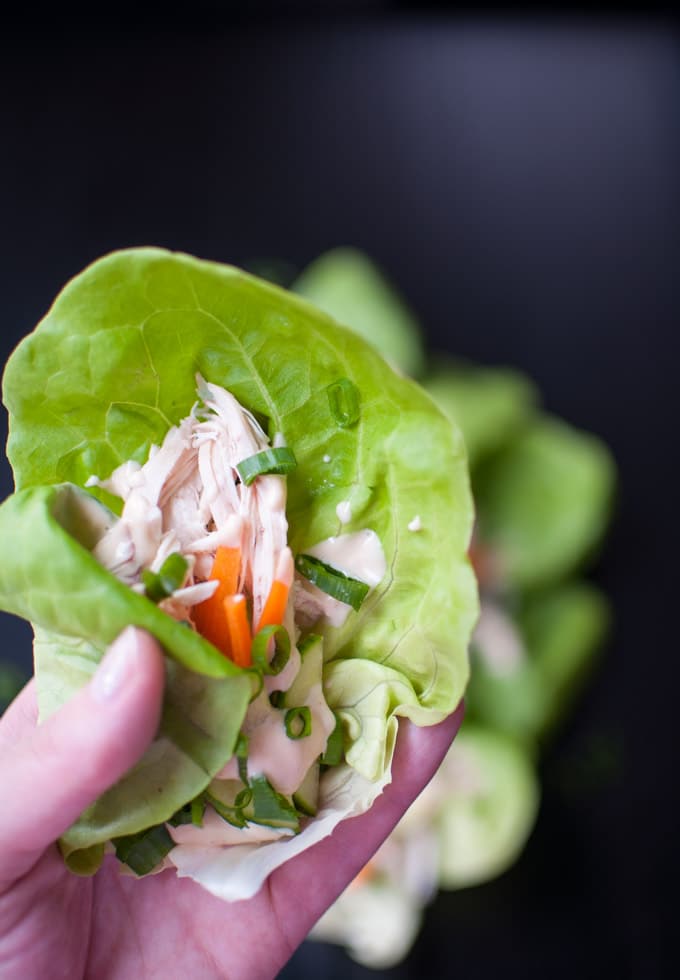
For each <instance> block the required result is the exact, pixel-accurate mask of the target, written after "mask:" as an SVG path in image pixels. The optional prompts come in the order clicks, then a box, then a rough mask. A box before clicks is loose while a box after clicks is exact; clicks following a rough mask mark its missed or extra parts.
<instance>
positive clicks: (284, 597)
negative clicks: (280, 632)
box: [257, 580, 290, 630]
mask: <svg viewBox="0 0 680 980" xmlns="http://www.w3.org/2000/svg"><path fill="white" fill-rule="evenodd" d="M289 592H290V587H289V586H288V585H286V583H285V582H279V581H278V580H277V581H275V582H272V587H271V589H270V590H269V595H268V596H267V601H266V602H265V604H264V609H263V610H262V615H261V616H260V622H259V623H258V626H257V628H258V630H261V629H262V627H263V626H280V625H281V623H282V622H283V616H284V613H285V612H286V606H287V605H288V593H289Z"/></svg>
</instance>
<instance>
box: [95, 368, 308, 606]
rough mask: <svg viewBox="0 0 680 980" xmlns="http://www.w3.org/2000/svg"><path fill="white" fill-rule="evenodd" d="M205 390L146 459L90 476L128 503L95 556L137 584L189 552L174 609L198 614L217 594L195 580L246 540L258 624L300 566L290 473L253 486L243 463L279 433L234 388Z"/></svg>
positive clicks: (245, 583)
mask: <svg viewBox="0 0 680 980" xmlns="http://www.w3.org/2000/svg"><path fill="white" fill-rule="evenodd" d="M199 394H200V395H201V398H202V404H199V405H197V406H195V407H194V409H193V410H192V413H191V415H190V416H189V417H188V418H186V419H183V420H182V422H180V424H179V425H178V426H175V427H173V428H172V429H170V431H169V432H168V434H167V435H166V437H165V439H164V440H163V444H162V445H161V446H160V447H154V449H153V450H152V452H151V454H150V456H149V459H148V460H147V462H146V463H144V465H143V466H140V465H138V464H136V463H131V462H126V463H123V464H122V465H121V466H119V467H118V468H117V469H116V470H114V472H113V473H112V474H111V476H110V477H109V478H108V479H107V480H91V481H90V482H91V483H95V482H96V483H97V485H98V486H101V487H103V488H104V489H106V490H108V491H110V492H111V493H114V494H116V495H117V496H119V497H121V498H122V500H123V501H124V506H123V512H122V515H121V519H120V520H119V521H117V522H116V524H115V525H114V526H113V527H112V528H111V530H110V531H108V532H107V533H106V534H105V535H104V537H103V538H102V539H101V540H100V541H99V543H98V544H97V546H96V548H95V552H94V553H95V557H96V558H97V559H98V560H99V561H100V562H101V563H102V564H103V565H104V566H105V567H106V568H108V569H109V570H110V571H111V572H113V573H114V574H115V575H116V576H117V577H118V578H120V579H122V580H123V581H125V582H127V583H128V584H133V583H135V582H137V581H139V576H140V573H141V571H142V569H144V568H150V569H151V570H152V571H158V569H159V568H160V567H161V565H162V564H163V562H164V561H165V559H166V558H167V557H168V555H170V554H172V553H173V552H174V551H179V552H181V554H182V555H184V557H185V558H187V559H188V560H189V566H190V567H189V571H188V575H187V580H186V581H185V582H184V583H183V585H184V588H183V589H182V591H181V592H179V593H175V595H174V596H173V597H172V601H171V602H170V601H166V602H165V604H164V608H165V609H166V610H167V611H168V612H170V613H171V615H174V616H176V618H178V619H190V618H191V606H192V605H194V604H195V603H197V602H200V601H202V600H203V599H205V598H206V597H207V596H206V592H205V590H203V591H198V590H194V589H193V588H192V587H193V586H195V585H198V584H199V583H201V582H204V581H206V580H207V579H208V578H209V575H210V569H211V567H212V560H213V557H214V555H215V551H216V549H217V548H218V547H219V546H220V545H227V546H232V547H236V546H237V547H240V548H241V553H242V556H243V561H242V567H241V581H240V582H239V588H240V590H242V591H243V592H245V593H247V594H248V595H249V596H250V597H251V598H252V618H253V623H257V622H258V620H259V617H260V614H261V612H262V608H263V606H264V603H265V601H266V598H267V596H268V594H269V591H270V589H271V586H272V582H273V581H274V578H275V576H276V574H277V572H278V571H279V570H280V569H281V568H282V567H284V566H285V565H286V564H288V565H290V568H291V569H292V556H291V554H290V550H289V549H288V547H287V532H288V523H287V521H286V481H285V479H284V478H283V477H280V476H274V475H271V476H269V475H266V476H261V477H259V478H258V479H257V480H256V481H254V483H252V484H251V485H250V486H246V485H245V483H243V482H241V480H240V479H239V476H238V472H237V470H236V466H237V464H238V463H240V462H242V461H243V460H244V459H247V458H248V457H249V456H254V455H255V454H256V453H259V452H261V451H262V450H264V449H266V448H268V446H269V440H268V439H267V436H266V435H265V433H264V432H263V431H262V429H261V428H260V426H259V425H258V423H257V421H256V420H255V418H254V417H253V416H252V415H251V414H250V413H249V412H247V411H246V410H245V409H244V408H243V407H242V406H241V405H239V403H238V401H237V400H236V399H235V398H234V397H233V395H231V394H229V392H228V391H225V390H224V389H223V388H220V387H219V386H218V385H213V384H209V383H207V382H205V381H204V380H203V379H202V378H200V379H199ZM291 574H292V572H291ZM213 588H214V587H213Z"/></svg>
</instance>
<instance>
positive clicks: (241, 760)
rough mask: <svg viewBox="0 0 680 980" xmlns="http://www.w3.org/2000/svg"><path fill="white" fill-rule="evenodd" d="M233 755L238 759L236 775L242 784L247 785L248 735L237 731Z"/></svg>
mask: <svg viewBox="0 0 680 980" xmlns="http://www.w3.org/2000/svg"><path fill="white" fill-rule="evenodd" d="M234 755H235V756H236V758H237V760H238V775H239V779H240V780H241V782H242V783H243V784H244V786H247V785H248V736H247V735H244V734H243V732H239V733H238V738H237V739H236V747H235V749H234Z"/></svg>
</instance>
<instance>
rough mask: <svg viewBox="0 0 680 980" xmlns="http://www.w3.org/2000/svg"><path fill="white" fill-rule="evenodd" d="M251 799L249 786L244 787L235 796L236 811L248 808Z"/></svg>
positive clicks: (251, 792) (251, 794)
mask: <svg viewBox="0 0 680 980" xmlns="http://www.w3.org/2000/svg"><path fill="white" fill-rule="evenodd" d="M252 798H253V791H252V789H251V788H250V786H244V787H243V789H242V790H241V791H240V793H237V794H236V799H235V800H234V806H235V807H236V809H237V810H242V809H243V807H244V806H248V804H249V803H250V801H251V800H252Z"/></svg>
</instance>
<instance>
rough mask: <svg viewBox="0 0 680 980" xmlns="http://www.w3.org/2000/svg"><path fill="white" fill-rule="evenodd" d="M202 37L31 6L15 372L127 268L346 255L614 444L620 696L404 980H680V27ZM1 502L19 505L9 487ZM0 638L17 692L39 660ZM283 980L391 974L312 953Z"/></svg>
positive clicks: (612, 542)
mask: <svg viewBox="0 0 680 980" xmlns="http://www.w3.org/2000/svg"><path fill="white" fill-rule="evenodd" d="M189 7H190V8H191V9H190V10H189ZM189 7H187V8H184V9H183V10H173V9H172V8H167V7H163V6H162V5H157V6H154V5H150V6H149V8H148V9H147V10H146V11H145V13H144V14H140V12H139V9H138V8H135V6H133V5H126V4H122V5H116V7H115V9H114V8H113V6H111V7H108V6H106V5H102V6H101V7H100V8H98V9H99V13H98V15H97V20H96V21H95V20H93V19H92V18H90V19H89V20H83V19H82V18H81V17H79V16H77V15H76V14H73V15H68V14H67V13H66V12H65V11H64V9H63V7H61V6H60V7H59V10H56V11H55V9H53V10H52V11H51V13H50V14H48V15H42V14H41V13H39V12H38V11H37V10H35V8H33V7H29V8H28V13H26V12H24V15H23V16H22V19H20V20H18V19H15V20H14V21H13V22H11V23H10V22H9V21H6V22H5V23H4V24H3V25H2V27H3V29H2V30H1V31H0V303H1V305H0V329H1V345H2V346H1V349H0V360H2V361H4V360H5V359H6V357H7V355H8V354H9V352H10V350H11V348H12V347H13V345H14V344H15V343H16V342H17V340H18V339H19V338H20V337H21V336H22V335H23V334H24V333H26V332H27V331H28V330H30V329H31V328H32V327H33V326H34V324H35V323H36V322H37V320H38V319H39V318H40V317H41V316H42V315H43V313H44V312H45V311H46V309H47V308H48V306H49V304H50V302H51V300H52V298H53V297H54V295H55V294H56V292H57V291H58V289H59V288H60V287H61V285H62V284H63V283H64V281H65V280H66V279H67V278H69V277H70V276H72V275H74V274H75V273H76V272H78V271H79V270H80V269H81V268H82V267H83V266H84V265H85V264H86V263H88V262H90V261H91V260H93V259H94V258H96V257H97V256H99V255H100V254H102V253H104V252H106V251H108V250H110V249H113V248H117V247H121V246H128V245H141V244H158V245H164V246H168V247H170V248H177V249H182V250H185V251H189V252H193V253H195V254H197V255H200V256H202V257H205V258H212V259H217V260H225V261H231V262H236V263H244V262H249V261H252V260H254V259H258V258H263V257H271V256H275V257H281V258H285V259H286V260H287V261H289V262H290V263H292V264H293V265H294V266H298V267H302V266H303V265H304V264H305V263H306V262H308V261H309V260H311V259H312V258H313V257H315V256H316V255H317V254H318V253H320V252H321V251H323V250H324V249H326V248H328V247H331V246H333V245H337V244H353V245H357V246H359V247H361V248H364V249H365V250H366V251H367V252H368V253H369V254H371V255H372V256H373V257H375V258H376V259H377V260H378V261H379V262H380V263H381V264H382V265H383V267H384V268H385V270H386V272H387V273H388V275H389V276H390V277H391V278H392V279H393V280H394V281H396V282H397V283H398V284H399V286H400V287H401V289H402V291H403V293H404V295H405V296H406V297H407V299H408V300H409V302H410V303H411V305H412V306H413V308H414V309H415V310H416V311H417V312H418V313H419V314H420V316H421V317H422V319H423V322H424V324H425V328H426V331H427V337H428V341H429V342H430V344H431V345H433V346H436V347H439V348H444V349H447V350H450V351H452V352H455V353H456V354H459V355H465V356H468V357H470V358H473V359H476V360H480V361H483V362H486V363H490V364H497V363H507V364H512V365H515V366H517V367H519V368H520V369H522V370H525V371H527V372H529V373H530V374H531V375H532V376H533V378H534V379H535V380H536V382H537V383H538V385H539V386H540V388H541V390H542V392H543V394H544V398H545V404H546V406H547V408H548V409H550V410H551V411H554V412H556V413H558V414H560V415H562V416H564V417H565V418H567V419H568V420H569V421H571V422H573V423H575V424H577V425H580V426H582V427H584V428H587V429H590V430H591V431H594V432H596V433H598V434H599V435H600V436H602V437H603V438H604V439H605V440H606V441H607V442H608V444H609V445H610V446H611V447H612V449H613V451H614V454H615V456H616V460H617V463H618V466H619V469H620V478H621V489H620V500H619V505H618V511H617V516H616V520H615V524H614V528H613V532H612V535H611V537H610V539H609V543H608V547H607V548H606V551H605V552H604V554H603V556H602V558H601V560H600V563H599V565H598V567H597V570H596V572H595V573H594V577H595V578H596V580H597V581H598V582H599V583H600V584H601V585H602V586H603V587H604V588H605V589H606V590H607V592H608V593H609V595H610V597H611V599H612V601H613V603H614V607H615V616H616V623H615V629H614V633H613V635H612V637H611V639H610V642H609V644H608V648H607V650H606V651H605V656H604V661H603V665H602V669H601V670H600V672H599V675H598V677H597V679H596V681H595V683H594V684H593V685H592V687H591V688H590V689H589V690H588V692H587V694H586V696H585V697H584V698H583V700H582V702H581V704H580V706H579V709H578V711H577V713H576V715H575V716H574V718H573V720H572V722H571V724H570V725H569V727H568V730H567V731H565V732H564V733H563V734H562V735H561V736H560V737H559V738H558V740H557V741H556V742H555V744H554V745H553V746H552V747H551V749H550V751H549V752H548V754H547V756H546V758H545V760H544V763H543V782H544V801H543V806H542V812H541V816H540V820H539V824H538V827H537V830H536V832H535V834H534V836H533V838H532V840H531V841H530V843H529V846H528V848H527V850H526V852H525V854H524V856H523V858H522V860H521V861H520V862H519V864H518V865H517V866H516V867H515V868H514V869H513V870H512V871H511V872H509V873H507V874H506V875H504V876H503V877H501V878H500V879H498V880H497V881H496V882H494V883H493V884H491V885H488V886H485V887H482V888H477V889H470V890H466V891H463V892H459V893H455V894H450V895H443V896H441V897H440V898H439V899H438V900H437V902H436V903H435V905H434V906H433V907H432V908H431V909H430V911H429V914H428V916H427V919H426V924H425V928H424V930H423V933H422V935H421V937H420V939H419V941H418V944H417V946H416V948H415V950H414V951H413V953H412V955H411V957H410V958H409V960H408V961H407V962H406V963H405V964H404V965H403V966H402V967H400V968H398V969H395V970H394V971H392V972H391V973H390V976H391V977H393V978H397V977H399V978H402V977H403V978H406V977H416V976H418V977H423V976H424V977H427V976H435V975H437V974H441V975H446V976H448V975H454V974H455V975H456V976H457V977H460V978H463V980H472V978H480V980H487V978H496V977H497V976H498V975H500V974H501V973H502V975H504V976H507V977H511V978H515V977H516V978H527V977H528V978H534V977H536V978H539V977H540V978H543V977H548V976H549V977H554V978H562V977H564V978H567V977H569V978H572V977H595V976H597V977H617V978H625V977H635V978H638V977H640V978H647V977H652V978H654V977H661V976H665V975H671V966H670V964H671V963H672V960H671V959H670V944H669V945H668V946H666V947H665V946H664V940H665V938H666V935H667V933H666V928H667V927H668V926H670V923H671V916H672V915H673V899H672V895H673V891H674V882H675V880H676V879H675V878H674V859H675V857H676V855H677V844H676V832H675V825H676V821H677V806H676V805H675V797H676V796H677V794H676V792H675V782H676V778H677V777H676V770H677V766H676V762H675V750H674V745H675V744H677V737H676V736H675V717H676V715H677V713H678V712H677V707H676V703H677V694H676V691H677V681H678V677H679V671H678V667H677V657H678V652H677V640H676V636H677V628H676V624H675V616H673V617H672V616H671V613H672V612H675V607H676V606H677V599H676V595H675V593H676V592H677V587H676V581H677V572H676V568H677V536H674V534H673V532H674V531H675V528H676V523H677V520H676V517H677V505H676V500H677V497H678V480H677V477H678V466H677V453H678V438H677V419H678V413H677V411H676V410H675V399H674V396H675V393H676V388H677V380H676V361H675V353H676V350H677V342H676V332H677V324H678V312H679V311H680V304H679V303H678V289H679V286H678V281H679V263H678V259H679V258H680V223H679V219H680V194H679V191H680V179H679V176H678V175H679V173H680V37H679V35H678V32H677V30H676V27H675V25H674V24H673V23H672V22H670V21H669V20H668V19H667V18H665V17H663V16H661V15H655V16H654V17H651V16H648V17H646V18H643V17H641V16H639V15H638V16H632V15H628V16H626V17H623V16H622V15H621V16H618V17H615V16H613V15H608V16H605V15H602V14H600V15H598V16H597V17H590V18H586V17H585V16H577V15H575V14H571V15H568V16H567V15H565V14H561V15H560V16H559V17H557V16H554V17H552V18H547V17H542V18H540V17H537V15H534V14H531V15H529V14H521V15H520V14H516V15H514V16H510V15H501V14H498V13H497V14H493V15H491V14H489V15H486V16H484V17H482V16H480V15H477V16H476V17H473V16H467V17H463V16H460V15H459V16H457V17H456V18H454V17H452V16H451V15H450V14H449V13H447V10H446V8H445V6H443V5H441V4H440V5H438V6H437V7H429V8H427V9H425V8H423V7H415V6H413V7H411V6H409V5H408V4H403V3H402V4H389V3H382V4H381V3H375V4H371V3H366V4H362V3H358V2H355V3H351V2H350V3H346V4H343V3H328V4H317V5H310V4H305V3H299V4H296V3H288V4H285V3H279V4H277V3H270V4H266V3H255V4H253V5H252V6H250V7H247V8H246V10H245V11H244V10H241V11H240V12H229V11H230V10H231V8H225V7H223V6H221V5H220V4H217V3H213V4H210V3H200V2H199V3H194V4H191V5H189ZM5 16H6V15H5ZM4 424H5V420H4V418H3V425H4ZM0 476H1V480H2V486H1V490H2V495H4V494H5V493H7V492H9V490H10V488H11V477H10V473H9V468H8V466H7V464H6V463H3V465H2V470H1V472H0ZM674 541H675V543H673V542H674ZM1 628H2V636H3V652H4V654H5V655H9V656H10V657H11V658H14V659H17V660H18V661H19V662H20V663H22V664H23V665H24V666H26V665H27V664H28V663H29V662H30V649H29V648H30V641H29V636H28V631H27V629H26V628H24V627H23V626H22V625H21V624H19V623H17V622H16V621H14V620H10V619H9V618H8V617H3V618H2V623H1ZM284 976H285V978H286V980H293V978H297V977H300V978H304V977H307V976H309V977H311V976H315V977H316V976H322V977H332V978H335V977H338V978H345V977H348V978H364V977H371V976H374V974H372V973H369V972H368V971H365V970H363V969H361V968H359V967H357V966H355V965H353V964H352V963H351V962H350V961H349V960H348V959H347V958H346V957H345V956H344V954H342V953H340V952H339V951H336V950H332V949H329V948H326V947H317V946H312V945H309V946H306V947H304V948H303V950H302V951H301V952H299V953H298V954H297V956H296V957H295V959H294V960H293V962H292V964H291V965H290V966H289V967H288V968H287V969H286V970H285V971H284Z"/></svg>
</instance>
